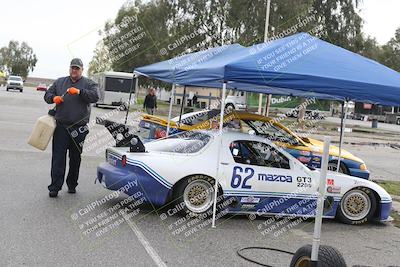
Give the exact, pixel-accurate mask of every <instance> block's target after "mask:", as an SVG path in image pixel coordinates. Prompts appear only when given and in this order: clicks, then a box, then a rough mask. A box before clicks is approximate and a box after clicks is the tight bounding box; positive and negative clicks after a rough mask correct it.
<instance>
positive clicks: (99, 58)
mask: <svg viewBox="0 0 400 267" xmlns="http://www.w3.org/2000/svg"><path fill="white" fill-rule="evenodd" d="M111 69H112V63H111V61H110V58H109V55H108V49H107V47H106V46H105V45H104V43H103V40H100V41H99V42H98V43H97V45H96V48H95V50H94V56H93V58H92V60H91V61H90V63H89V68H88V74H89V76H91V75H92V74H95V73H99V72H104V71H109V70H111Z"/></svg>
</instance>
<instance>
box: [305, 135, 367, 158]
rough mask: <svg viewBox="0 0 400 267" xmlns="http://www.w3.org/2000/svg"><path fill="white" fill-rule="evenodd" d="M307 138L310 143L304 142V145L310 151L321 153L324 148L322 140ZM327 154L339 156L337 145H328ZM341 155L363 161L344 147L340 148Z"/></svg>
mask: <svg viewBox="0 0 400 267" xmlns="http://www.w3.org/2000/svg"><path fill="white" fill-rule="evenodd" d="M308 140H309V141H310V143H306V145H307V146H308V147H310V148H311V151H313V152H317V153H321V154H322V152H323V149H324V142H322V141H319V140H316V139H312V138H308ZM329 155H331V156H335V157H339V147H337V146H330V147H329ZM341 157H342V158H345V159H350V160H354V161H357V162H360V163H364V161H363V160H362V159H360V158H358V157H356V156H354V155H353V154H351V153H350V152H349V151H347V150H345V149H342V153H341Z"/></svg>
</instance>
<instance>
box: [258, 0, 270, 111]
mask: <svg viewBox="0 0 400 267" xmlns="http://www.w3.org/2000/svg"><path fill="white" fill-rule="evenodd" d="M270 9H271V0H267V9H266V12H265V28H264V43H265V42H267V41H268V27H269V13H270ZM262 100H263V94H259V97H258V114H261V113H262ZM270 102H271V94H268V96H267V101H266V103H265V110H264V113H263V114H264V115H265V114H266V116H268V113H269V105H270Z"/></svg>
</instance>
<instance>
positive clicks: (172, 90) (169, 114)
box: [167, 83, 175, 137]
mask: <svg viewBox="0 0 400 267" xmlns="http://www.w3.org/2000/svg"><path fill="white" fill-rule="evenodd" d="M174 95H175V84H174V83H173V84H172V89H171V98H170V100H169V111H168V124H167V137H168V135H169V128H170V124H171V115H172V102H174Z"/></svg>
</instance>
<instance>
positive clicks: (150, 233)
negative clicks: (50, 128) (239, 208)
mask: <svg viewBox="0 0 400 267" xmlns="http://www.w3.org/2000/svg"><path fill="white" fill-rule="evenodd" d="M43 94H44V93H43V92H37V91H35V90H34V89H32V88H26V89H25V90H24V92H23V93H22V94H21V93H19V92H17V91H15V92H6V91H5V89H4V87H3V88H0V125H1V127H0V133H1V134H0V178H1V186H0V196H1V197H2V199H1V205H0V214H1V217H0V227H1V231H0V246H1V250H0V266H21V265H27V266H257V265H255V264H252V263H249V262H247V261H245V260H243V259H241V258H239V257H238V256H237V254H236V251H237V250H238V249H240V248H243V247H247V246H266V247H272V248H279V249H285V250H288V251H292V252H294V251H295V250H296V249H297V248H299V247H300V246H302V245H304V244H309V243H311V241H312V231H313V220H305V221H296V220H291V221H286V220H285V219H280V220H277V221H268V220H267V219H268V218H259V217H257V218H255V219H254V220H253V218H250V219H249V218H248V217H247V216H230V215H225V216H223V217H221V218H220V219H219V220H218V221H217V227H216V228H211V225H210V223H209V222H208V221H204V222H202V223H201V224H196V227H189V228H186V229H183V228H182V227H181V226H182V225H184V224H185V223H187V221H191V220H192V219H191V218H184V217H180V216H178V215H173V214H172V213H174V212H173V211H171V210H170V209H169V208H165V209H161V210H160V209H158V208H156V207H151V206H148V205H143V204H141V203H140V199H141V196H137V198H136V199H133V200H132V199H128V198H127V196H125V195H119V196H115V195H113V192H112V191H108V190H106V189H104V188H103V187H102V186H101V185H99V184H94V179H95V176H96V167H97V165H98V164H99V163H100V162H103V161H104V149H103V145H105V144H106V143H107V140H108V139H106V137H105V134H104V133H103V132H102V130H103V127H102V126H99V125H94V126H93V127H91V128H90V134H89V136H88V137H87V138H88V139H91V140H90V141H88V142H87V143H85V146H87V147H88V148H89V147H90V149H88V151H86V152H85V153H84V155H83V160H82V166H81V172H80V178H79V186H78V188H77V193H76V194H68V193H67V192H66V187H64V188H63V191H61V192H60V194H59V197H58V198H56V199H50V198H49V197H48V191H47V185H48V184H49V182H50V161H51V153H50V147H49V148H48V149H47V150H46V151H44V152H42V151H38V150H36V149H35V148H33V147H31V146H29V145H28V144H27V139H28V137H29V134H30V132H31V130H32V128H33V125H34V123H35V121H36V119H37V118H38V117H40V116H42V115H44V114H46V112H47V110H48V108H49V106H48V105H47V104H45V103H44V102H43V100H42V97H43ZM111 112H112V110H106V109H98V108H93V110H92V119H93V118H94V117H96V116H100V115H104V114H108V115H110V114H111ZM111 115H112V116H113V117H112V118H115V119H122V118H124V114H123V113H119V114H111ZM137 118H138V117H137V115H131V117H130V119H137ZM102 138H104V140H103V139H102ZM128 204H134V205H133V206H132V207H133V208H129V209H126V208H125V207H126V205H128ZM165 214H167V215H165ZM182 218H184V219H182ZM105 219H108V220H109V221H104V220H105ZM100 220H101V221H103V222H104V224H103V225H102V227H97V228H96V227H95V226H96V225H98V224H97V222H98V221H100ZM185 220H186V221H185ZM107 222H108V224H107ZM106 225H107V227H106ZM191 225H192V226H193V225H195V223H193V224H191ZM273 225H276V226H277V227H273ZM278 226H279V227H278ZM179 227H181V228H179ZM179 229H181V230H182V229H183V230H182V231H181V232H180V230H179ZM276 229H279V231H278V230H276ZM282 229H284V230H282ZM321 242H322V243H323V244H327V245H332V246H334V247H336V248H338V249H339V250H340V251H341V252H342V253H343V255H344V257H345V259H346V261H347V264H348V266H352V265H366V266H395V265H400V253H399V247H400V229H399V228H396V227H394V226H393V225H392V224H391V223H385V224H382V223H371V224H367V225H362V226H350V225H344V224H341V223H338V222H336V221H334V220H324V223H323V227H322V240H321ZM246 255H247V256H249V257H251V258H253V259H254V260H257V261H260V262H263V263H264V264H269V265H273V266H288V265H289V262H290V255H283V254H277V253H272V252H268V251H259V250H254V251H249V252H246Z"/></svg>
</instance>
